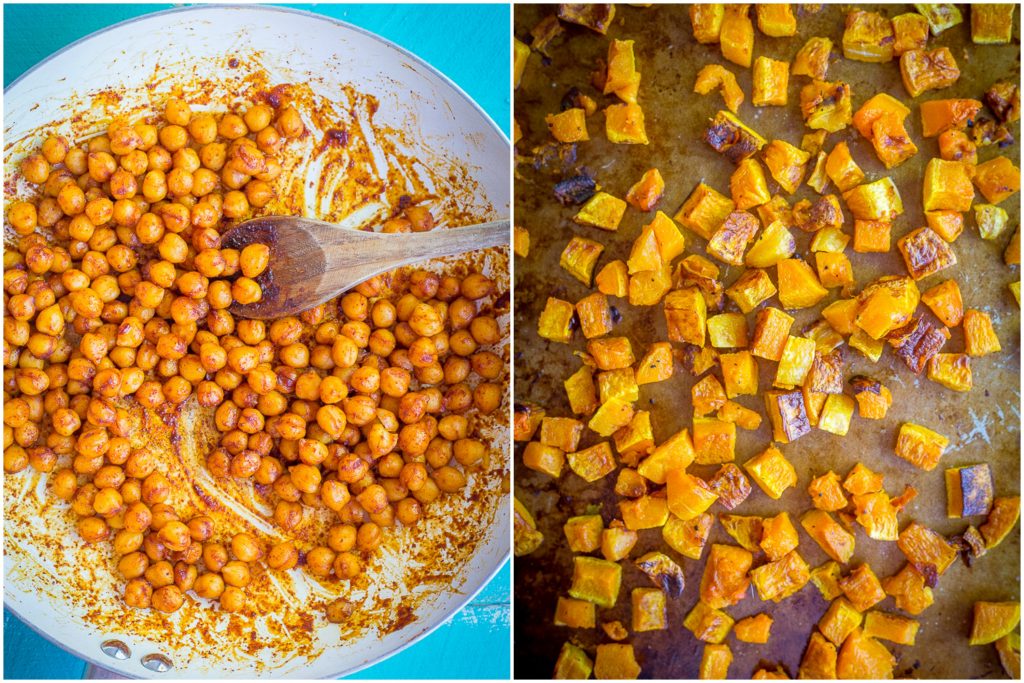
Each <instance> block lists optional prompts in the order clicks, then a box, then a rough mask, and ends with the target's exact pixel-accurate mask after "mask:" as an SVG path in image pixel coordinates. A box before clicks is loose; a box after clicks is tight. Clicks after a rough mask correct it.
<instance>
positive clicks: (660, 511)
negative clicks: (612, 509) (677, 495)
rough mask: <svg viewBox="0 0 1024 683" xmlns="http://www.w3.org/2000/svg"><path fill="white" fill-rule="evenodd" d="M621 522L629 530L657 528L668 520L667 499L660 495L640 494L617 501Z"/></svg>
mask: <svg viewBox="0 0 1024 683" xmlns="http://www.w3.org/2000/svg"><path fill="white" fill-rule="evenodd" d="M619 514H620V515H621V517H622V522H623V524H625V525H626V528H627V529H629V530H631V531H639V530H640V529H657V528H658V527H660V526H663V525H664V524H665V522H667V521H668V501H666V500H665V498H663V497H661V496H640V497H639V498H637V499H636V500H622V501H619Z"/></svg>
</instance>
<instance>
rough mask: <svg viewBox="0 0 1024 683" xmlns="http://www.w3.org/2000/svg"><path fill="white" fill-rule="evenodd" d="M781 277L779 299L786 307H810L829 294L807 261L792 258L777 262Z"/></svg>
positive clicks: (779, 276)
mask: <svg viewBox="0 0 1024 683" xmlns="http://www.w3.org/2000/svg"><path fill="white" fill-rule="evenodd" d="M776 268H777V269H778V278H779V301H780V302H782V305H783V307H785V308H790V309H792V308H808V307H810V306H813V305H814V304H816V303H818V302H819V301H821V300H822V299H823V298H825V297H826V296H828V290H827V289H825V288H824V287H822V286H821V282H819V281H818V276H817V275H815V274H814V271H813V270H812V269H811V267H810V266H809V265H807V263H806V262H804V261H802V260H800V259H795V258H790V259H783V260H781V261H779V262H778V264H776Z"/></svg>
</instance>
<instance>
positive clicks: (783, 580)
mask: <svg viewBox="0 0 1024 683" xmlns="http://www.w3.org/2000/svg"><path fill="white" fill-rule="evenodd" d="M810 578H811V574H810V568H809V567H808V566H807V563H806V562H804V559H803V558H802V557H800V553H798V552H797V551H795V550H792V551H790V552H788V553H786V555H784V556H783V557H781V558H780V559H778V560H775V561H774V562H769V563H768V564H763V565H761V566H760V567H758V568H757V569H753V570H751V571H750V580H751V583H753V584H754V587H755V588H757V595H758V597H759V598H761V600H771V601H772V602H782V601H783V600H785V599H786V598H788V597H789V596H791V595H793V594H795V593H797V592H798V591H799V590H800V589H801V588H803V587H804V586H806V585H807V582H808V581H810Z"/></svg>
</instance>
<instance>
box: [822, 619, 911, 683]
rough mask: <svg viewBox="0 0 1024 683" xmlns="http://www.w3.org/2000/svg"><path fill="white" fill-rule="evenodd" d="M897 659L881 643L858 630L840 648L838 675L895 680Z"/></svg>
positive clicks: (837, 662)
mask: <svg viewBox="0 0 1024 683" xmlns="http://www.w3.org/2000/svg"><path fill="white" fill-rule="evenodd" d="M895 668H896V658H895V657H893V655H892V653H891V652H889V650H887V649H886V647H885V646H884V645H882V644H881V643H880V642H878V641H877V640H875V639H874V638H871V637H869V636H866V635H864V634H863V632H862V631H861V630H860V629H859V628H858V629H855V630H854V631H853V633H851V634H850V635H849V636H848V637H847V638H846V640H845V641H843V646H842V647H841V648H839V657H838V659H837V660H836V675H837V676H838V677H839V678H841V679H844V678H862V679H870V680H880V679H887V678H893V669H895Z"/></svg>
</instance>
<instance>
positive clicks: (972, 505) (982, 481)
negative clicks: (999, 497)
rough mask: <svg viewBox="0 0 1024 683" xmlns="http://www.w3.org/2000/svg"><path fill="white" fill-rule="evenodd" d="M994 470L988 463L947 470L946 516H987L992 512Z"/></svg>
mask: <svg viewBox="0 0 1024 683" xmlns="http://www.w3.org/2000/svg"><path fill="white" fill-rule="evenodd" d="M992 491H993V487H992V469H991V468H990V467H989V466H988V464H987V463H982V464H980V465H971V466H969V467H956V468H953V469H949V470H946V516H947V517H950V518H959V517H973V516H974V515H987V514H988V513H989V512H991V510H992V497H993V492H992Z"/></svg>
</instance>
